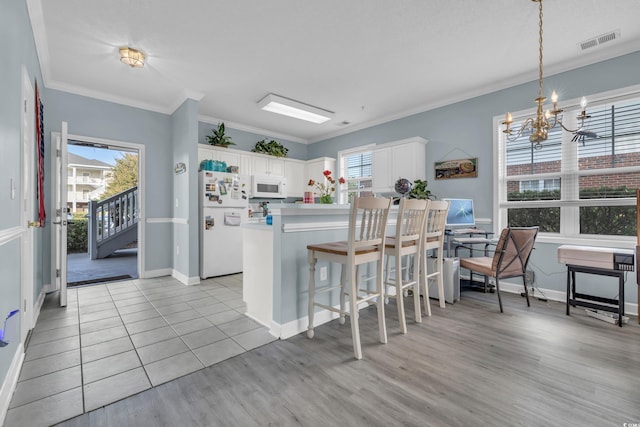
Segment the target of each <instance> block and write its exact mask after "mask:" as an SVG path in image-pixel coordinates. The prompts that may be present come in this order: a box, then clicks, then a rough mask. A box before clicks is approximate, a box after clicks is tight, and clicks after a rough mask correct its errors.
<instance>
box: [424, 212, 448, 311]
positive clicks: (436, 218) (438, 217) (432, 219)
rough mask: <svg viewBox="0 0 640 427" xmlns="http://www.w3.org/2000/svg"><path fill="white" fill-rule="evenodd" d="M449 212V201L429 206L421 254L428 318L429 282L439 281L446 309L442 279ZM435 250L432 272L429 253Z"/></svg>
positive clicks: (442, 303) (441, 302) (439, 291)
mask: <svg viewBox="0 0 640 427" xmlns="http://www.w3.org/2000/svg"><path fill="white" fill-rule="evenodd" d="M448 212H449V201H448V200H444V201H431V203H430V204H429V210H428V211H427V218H426V223H425V231H424V244H423V248H422V252H421V254H420V255H421V257H420V258H421V263H422V266H421V267H422V268H421V269H420V274H421V275H422V280H421V282H422V283H423V285H424V290H423V294H422V295H423V298H424V311H425V312H426V313H427V316H431V305H430V304H429V283H428V281H429V280H434V279H437V280H438V298H439V300H440V301H439V302H440V307H441V308H444V307H445V303H444V283H443V279H442V258H443V248H444V231H445V224H446V222H447V213H448ZM432 249H435V250H436V252H437V259H436V269H435V270H434V271H432V272H429V270H428V265H429V263H428V262H427V261H428V256H427V251H429V250H432Z"/></svg>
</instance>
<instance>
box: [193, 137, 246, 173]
mask: <svg viewBox="0 0 640 427" xmlns="http://www.w3.org/2000/svg"><path fill="white" fill-rule="evenodd" d="M253 157H254V156H253V155H251V154H250V153H248V152H246V151H242V150H234V149H231V148H221V147H214V146H210V145H204V144H199V145H198V163H200V162H201V161H202V160H219V161H222V162H225V163H226V164H227V166H238V167H239V168H240V174H241V175H248V176H249V175H252V174H253V172H252V171H251V165H252V159H253Z"/></svg>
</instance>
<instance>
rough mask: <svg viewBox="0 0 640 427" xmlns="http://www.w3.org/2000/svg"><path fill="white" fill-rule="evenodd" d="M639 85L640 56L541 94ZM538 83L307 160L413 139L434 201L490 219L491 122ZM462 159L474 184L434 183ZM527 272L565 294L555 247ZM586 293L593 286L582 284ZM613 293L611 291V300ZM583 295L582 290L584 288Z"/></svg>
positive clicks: (361, 136)
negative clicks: (422, 145)
mask: <svg viewBox="0 0 640 427" xmlns="http://www.w3.org/2000/svg"><path fill="white" fill-rule="evenodd" d="M637 84H640V51H638V52H635V53H632V54H628V55H624V56H621V57H618V58H614V59H611V60H607V61H603V62H600V63H597V64H593V65H590V66H587V67H582V68H578V69H576V70H572V71H568V72H565V73H561V74H557V75H554V76H550V77H546V78H545V81H544V85H545V88H547V90H549V91H550V90H551V89H552V88H555V89H556V90H557V91H558V93H559V94H560V96H561V100H562V99H572V98H579V97H580V96H582V95H586V96H589V95H590V94H596V93H599V92H605V91H609V90H614V89H619V88H624V87H628V86H633V85H637ZM537 92H538V87H537V81H532V82H529V83H526V84H522V85H519V86H515V87H511V88H508V89H504V90H500V91H497V92H493V93H489V94H487V95H483V96H479V97H475V98H472V99H468V100H466V101H462V102H458V103H455V104H451V105H447V106H444V107H441V108H436V109H433V110H430V111H426V112H423V113H420V114H415V115H413V116H409V117H405V118H402V119H398V120H394V121H391V122H388V123H384V124H381V125H378V126H374V127H371V128H367V129H363V130H360V131H356V132H352V133H350V134H346V135H341V136H338V137H335V138H330V139H327V140H325V141H320V142H318V143H315V144H311V145H310V146H309V158H316V157H321V156H328V157H336V158H337V154H338V151H340V150H344V149H346V148H352V147H357V146H361V145H365V144H371V143H384V142H389V141H395V140H400V139H404V138H409V137H412V136H421V137H423V138H425V139H427V140H429V143H428V144H427V149H426V164H427V170H426V171H425V178H426V180H427V181H428V183H429V185H428V188H429V189H430V190H431V191H432V193H434V194H435V195H436V196H437V197H438V198H444V197H460V198H472V199H474V202H475V209H476V216H477V217H479V218H493V169H494V159H493V133H494V129H493V117H494V116H502V115H503V114H504V113H505V112H506V111H518V110H524V109H528V108H534V103H533V99H534V98H535V97H536V95H537ZM465 157H477V158H478V168H479V172H478V178H477V179H462V180H442V181H435V179H434V162H436V161H440V160H447V159H458V158H465ZM536 247H537V250H536V251H534V254H533V255H532V258H531V266H532V267H533V268H534V270H535V271H536V276H537V283H536V286H538V287H540V288H545V289H552V290H557V291H559V292H564V290H565V286H566V284H565V279H566V278H565V276H563V272H566V268H565V267H564V265H561V264H558V263H557V260H556V252H557V245H552V244H542V243H538V244H537V245H536ZM582 280H583V282H582V283H586V284H587V285H588V286H589V289H594V288H595V287H596V286H597V284H596V282H598V281H601V280H600V279H598V280H590V279H589V278H585V279H582ZM605 286H606V287H607V288H606V290H605V292H606V293H607V296H615V294H617V288H615V285H614V288H615V289H614V293H613V295H609V294H610V293H609V292H608V291H609V290H610V288H609V287H608V285H605ZM585 289H586V288H585ZM625 292H626V295H625V300H626V301H627V302H630V303H637V301H638V296H637V287H636V286H635V275H634V274H633V273H631V274H629V275H628V278H627V282H626V286H625Z"/></svg>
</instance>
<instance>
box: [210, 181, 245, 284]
mask: <svg viewBox="0 0 640 427" xmlns="http://www.w3.org/2000/svg"><path fill="white" fill-rule="evenodd" d="M198 178H199V179H198V191H199V193H198V194H199V199H200V215H199V223H200V224H199V230H200V277H201V278H203V279H206V278H207V277H214V276H222V275H225V274H233V273H240V272H241V271H242V230H241V228H240V226H241V225H242V223H244V222H245V221H246V220H247V218H248V206H249V194H248V193H249V185H250V178H249V177H246V176H243V175H238V174H232V173H225V172H215V171H200V172H199V177H198Z"/></svg>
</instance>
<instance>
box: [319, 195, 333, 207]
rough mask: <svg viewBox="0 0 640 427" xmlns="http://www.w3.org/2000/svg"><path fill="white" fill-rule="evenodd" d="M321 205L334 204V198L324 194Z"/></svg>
mask: <svg viewBox="0 0 640 427" xmlns="http://www.w3.org/2000/svg"><path fill="white" fill-rule="evenodd" d="M320 203H322V204H325V205H330V204H332V203H333V197H331V194H324V195H322V196H320Z"/></svg>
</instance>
